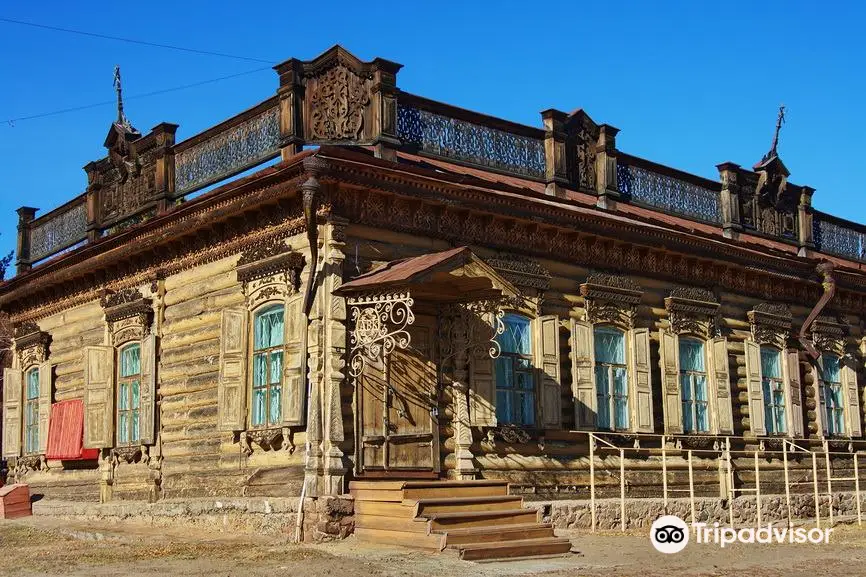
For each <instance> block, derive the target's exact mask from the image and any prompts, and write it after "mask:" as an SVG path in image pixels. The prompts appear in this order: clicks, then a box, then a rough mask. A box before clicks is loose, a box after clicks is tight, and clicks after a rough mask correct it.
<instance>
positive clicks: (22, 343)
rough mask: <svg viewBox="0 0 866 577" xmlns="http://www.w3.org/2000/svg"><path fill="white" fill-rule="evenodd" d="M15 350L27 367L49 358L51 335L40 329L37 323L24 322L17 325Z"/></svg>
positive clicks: (21, 364) (20, 360)
mask: <svg viewBox="0 0 866 577" xmlns="http://www.w3.org/2000/svg"><path fill="white" fill-rule="evenodd" d="M14 334H15V351H16V352H17V353H18V360H19V362H20V365H19V366H21V367H23V368H26V367H30V366H33V365H38V364H40V363H44V362H45V361H47V360H48V354H49V351H48V346H49V345H50V344H51V336H50V335H49V334H48V333H46V332H44V331H42V330H40V329H39V326H38V325H37V324H36V323H32V322H30V323H24V324H22V325H19V326H17V327H15V332H14Z"/></svg>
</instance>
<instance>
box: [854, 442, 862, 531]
mask: <svg viewBox="0 0 866 577" xmlns="http://www.w3.org/2000/svg"><path fill="white" fill-rule="evenodd" d="M854 496H855V497H856V498H857V524H858V525H860V526H861V527H862V526H863V514H862V511H861V510H860V507H861V506H860V470H859V468H858V466H857V453H854Z"/></svg>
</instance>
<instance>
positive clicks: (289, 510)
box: [33, 495, 355, 541]
mask: <svg viewBox="0 0 866 577" xmlns="http://www.w3.org/2000/svg"><path fill="white" fill-rule="evenodd" d="M354 510H355V506H354V501H353V499H352V497H351V496H348V495H344V496H340V497H321V498H318V499H313V498H308V499H306V500H305V502H304V531H303V533H304V541H330V540H335V539H344V538H346V537H347V536H349V535H351V534H352V532H353V531H354V528H355V518H354ZM297 511H298V499H292V498H255V497H243V498H227V499H184V500H170V499H167V500H162V501H158V502H156V503H146V502H142V501H112V502H108V503H82V502H75V501H58V500H54V499H41V500H39V501H35V502H34V503H33V514H34V515H51V516H56V517H61V518H67V519H79V520H91V519H93V520H100V521H108V522H117V523H120V522H123V521H125V520H130V521H138V522H144V523H148V524H150V525H152V526H157V527H159V526H167V525H172V526H178V525H185V526H189V527H199V528H203V529H207V530H212V531H231V532H234V533H256V534H266V535H274V536H283V537H284V538H285V539H287V540H291V539H294V536H295V526H296V523H297V519H298V517H297V515H298V512H297Z"/></svg>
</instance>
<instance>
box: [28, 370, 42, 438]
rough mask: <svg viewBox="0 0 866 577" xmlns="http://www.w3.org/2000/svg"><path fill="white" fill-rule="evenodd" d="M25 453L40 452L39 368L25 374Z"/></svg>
mask: <svg viewBox="0 0 866 577" xmlns="http://www.w3.org/2000/svg"><path fill="white" fill-rule="evenodd" d="M25 378H26V381H25V384H26V386H25V389H26V393H27V394H26V395H25V399H24V453H36V452H37V451H39V368H38V367H34V368H32V369H30V370H29V371H27V373H26V374H25Z"/></svg>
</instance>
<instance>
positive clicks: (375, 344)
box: [349, 292, 415, 378]
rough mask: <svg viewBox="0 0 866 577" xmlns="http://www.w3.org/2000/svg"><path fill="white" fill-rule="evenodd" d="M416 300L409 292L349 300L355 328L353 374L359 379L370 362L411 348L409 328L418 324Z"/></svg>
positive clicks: (353, 335) (351, 364)
mask: <svg viewBox="0 0 866 577" xmlns="http://www.w3.org/2000/svg"><path fill="white" fill-rule="evenodd" d="M413 304H414V300H413V299H412V297H411V296H410V294H409V293H408V292H405V293H388V294H381V295H373V296H364V297H356V298H351V299H349V307H350V318H351V321H352V325H353V329H352V331H351V333H350V334H349V346H350V347H351V352H350V359H351V360H350V361H349V375H350V376H352V377H353V378H358V377H359V376H360V375H361V373H362V372H363V371H364V366H365V365H366V364H367V362H376V361H379V360H382V359H384V358H385V357H386V356H388V355H389V354H391V352H392V351H393V350H394V349H397V348H401V349H405V348H407V347H408V346H409V343H410V340H411V338H410V336H409V331H408V327H409V325H411V324H412V323H414V322H415V313H413V312H412V305H413Z"/></svg>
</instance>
